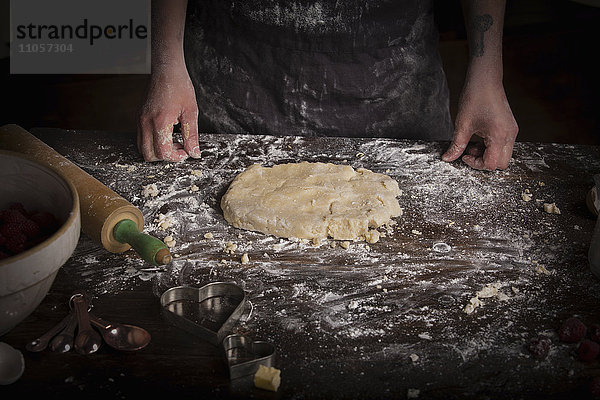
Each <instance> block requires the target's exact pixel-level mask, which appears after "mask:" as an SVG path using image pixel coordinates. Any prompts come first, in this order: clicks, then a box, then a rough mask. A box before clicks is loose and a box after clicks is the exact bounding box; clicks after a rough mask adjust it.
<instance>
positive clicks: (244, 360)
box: [223, 334, 275, 379]
mask: <svg viewBox="0 0 600 400" xmlns="http://www.w3.org/2000/svg"><path fill="white" fill-rule="evenodd" d="M223 350H224V351H225V358H226V360H227V365H228V366H229V378H230V379H237V378H241V377H244V376H248V375H254V374H255V373H256V371H257V370H258V366H259V365H264V366H265V367H272V366H273V364H274V359H275V347H274V346H273V345H272V344H270V343H267V342H262V341H254V340H252V339H251V338H249V337H247V336H244V335H237V334H236V335H229V336H227V337H226V338H225V339H223Z"/></svg>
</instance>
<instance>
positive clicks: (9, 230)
mask: <svg viewBox="0 0 600 400" xmlns="http://www.w3.org/2000/svg"><path fill="white" fill-rule="evenodd" d="M21 226H22V225H21V224H20V223H18V222H10V223H8V224H4V225H2V226H0V235H2V236H4V238H5V239H6V240H9V239H10V238H11V237H13V236H16V235H18V234H22V233H23V231H22V229H21Z"/></svg>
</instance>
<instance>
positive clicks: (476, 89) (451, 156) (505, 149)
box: [442, 0, 519, 171]
mask: <svg viewBox="0 0 600 400" xmlns="http://www.w3.org/2000/svg"><path fill="white" fill-rule="evenodd" d="M505 3H506V1H504V0H464V1H463V10H464V13H465V20H466V22H467V35H468V39H469V50H470V57H469V67H468V69H467V76H466V79H465V85H464V88H463V91H462V93H461V96H460V102H459V106H458V114H457V116H456V121H455V123H454V137H453V138H452V143H451V144H450V147H449V148H448V150H446V152H445V153H444V155H443V156H442V160H444V161H454V160H456V159H457V158H458V157H460V156H461V155H462V160H463V161H464V162H465V164H467V165H469V166H471V167H472V168H475V169H483V170H489V171H493V170H495V169H506V168H508V164H509V162H510V159H511V157H512V152H513V146H514V143H515V139H516V137H517V133H518V131H519V128H518V126H517V122H516V121H515V118H514V116H513V114H512V111H511V109H510V106H509V104H508V100H507V99H506V94H505V92H504V86H503V83H502V75H503V73H502V27H503V21H504V8H505ZM474 135H476V136H479V137H481V138H483V142H477V143H475V144H473V145H470V146H469V141H470V140H471V138H472V137H473V136H474ZM463 154H464V155H463Z"/></svg>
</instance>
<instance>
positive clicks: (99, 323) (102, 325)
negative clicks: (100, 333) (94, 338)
mask: <svg viewBox="0 0 600 400" xmlns="http://www.w3.org/2000/svg"><path fill="white" fill-rule="evenodd" d="M88 315H89V317H90V322H91V324H92V325H94V326H95V327H96V328H98V329H108V327H109V326H111V325H112V324H111V323H110V322H106V321H105V320H103V319H101V318H99V317H97V316H95V315H94V314H92V313H88Z"/></svg>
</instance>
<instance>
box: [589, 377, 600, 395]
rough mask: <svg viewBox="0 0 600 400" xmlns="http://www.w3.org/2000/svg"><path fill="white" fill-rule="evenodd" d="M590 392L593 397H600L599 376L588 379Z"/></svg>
mask: <svg viewBox="0 0 600 400" xmlns="http://www.w3.org/2000/svg"><path fill="white" fill-rule="evenodd" d="M590 393H591V395H592V397H594V398H596V399H597V398H600V377H595V378H592V380H591V381H590Z"/></svg>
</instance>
